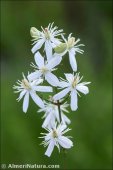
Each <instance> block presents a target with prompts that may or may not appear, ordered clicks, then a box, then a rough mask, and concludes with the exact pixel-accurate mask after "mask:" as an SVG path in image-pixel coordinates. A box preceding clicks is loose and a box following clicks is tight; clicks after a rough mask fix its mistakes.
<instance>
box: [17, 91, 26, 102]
mask: <svg viewBox="0 0 113 170" xmlns="http://www.w3.org/2000/svg"><path fill="white" fill-rule="evenodd" d="M25 93H26V90H23V91H22V92H21V93H20V95H19V97H18V99H17V100H18V101H20V100H21V99H22V97H23V96H24V95H25Z"/></svg>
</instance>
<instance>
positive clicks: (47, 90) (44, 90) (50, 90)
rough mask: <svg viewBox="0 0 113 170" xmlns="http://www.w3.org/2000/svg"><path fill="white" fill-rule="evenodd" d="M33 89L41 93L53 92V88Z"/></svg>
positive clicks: (39, 87) (36, 87) (35, 87)
mask: <svg viewBox="0 0 113 170" xmlns="http://www.w3.org/2000/svg"><path fill="white" fill-rule="evenodd" d="M33 89H34V90H35V91H39V92H53V88H52V87H50V86H34V87H33Z"/></svg>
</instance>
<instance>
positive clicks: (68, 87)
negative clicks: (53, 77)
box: [53, 73, 90, 111]
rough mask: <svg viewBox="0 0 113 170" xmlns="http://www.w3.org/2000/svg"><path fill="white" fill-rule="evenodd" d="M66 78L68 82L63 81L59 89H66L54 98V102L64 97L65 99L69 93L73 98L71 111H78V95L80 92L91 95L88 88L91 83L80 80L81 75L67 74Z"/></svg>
mask: <svg viewBox="0 0 113 170" xmlns="http://www.w3.org/2000/svg"><path fill="white" fill-rule="evenodd" d="M65 77H66V79H67V81H62V82H60V83H59V87H61V88H65V89H63V90H62V91H60V92H59V93H57V94H56V95H54V96H53V99H54V100H59V99H61V98H63V97H65V96H66V95H67V94H68V93H70V96H71V104H70V105H71V110H73V111H74V110H77V108H78V104H77V103H78V99H77V94H78V95H79V93H78V91H79V92H81V93H83V94H87V93H89V89H88V87H87V86H86V85H87V84H90V82H82V83H80V81H81V80H82V78H83V77H81V78H80V76H79V73H76V74H75V76H74V74H65Z"/></svg>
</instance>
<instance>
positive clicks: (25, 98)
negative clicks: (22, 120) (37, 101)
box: [23, 92, 29, 113]
mask: <svg viewBox="0 0 113 170" xmlns="http://www.w3.org/2000/svg"><path fill="white" fill-rule="evenodd" d="M28 106H29V92H27V93H26V95H25V97H24V101H23V112H25V113H26V112H27V109H28Z"/></svg>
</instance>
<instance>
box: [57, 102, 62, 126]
mask: <svg viewBox="0 0 113 170" xmlns="http://www.w3.org/2000/svg"><path fill="white" fill-rule="evenodd" d="M57 105H58V111H59V118H60V123H61V122H62V116H61V109H60V103H59V100H57Z"/></svg>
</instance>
